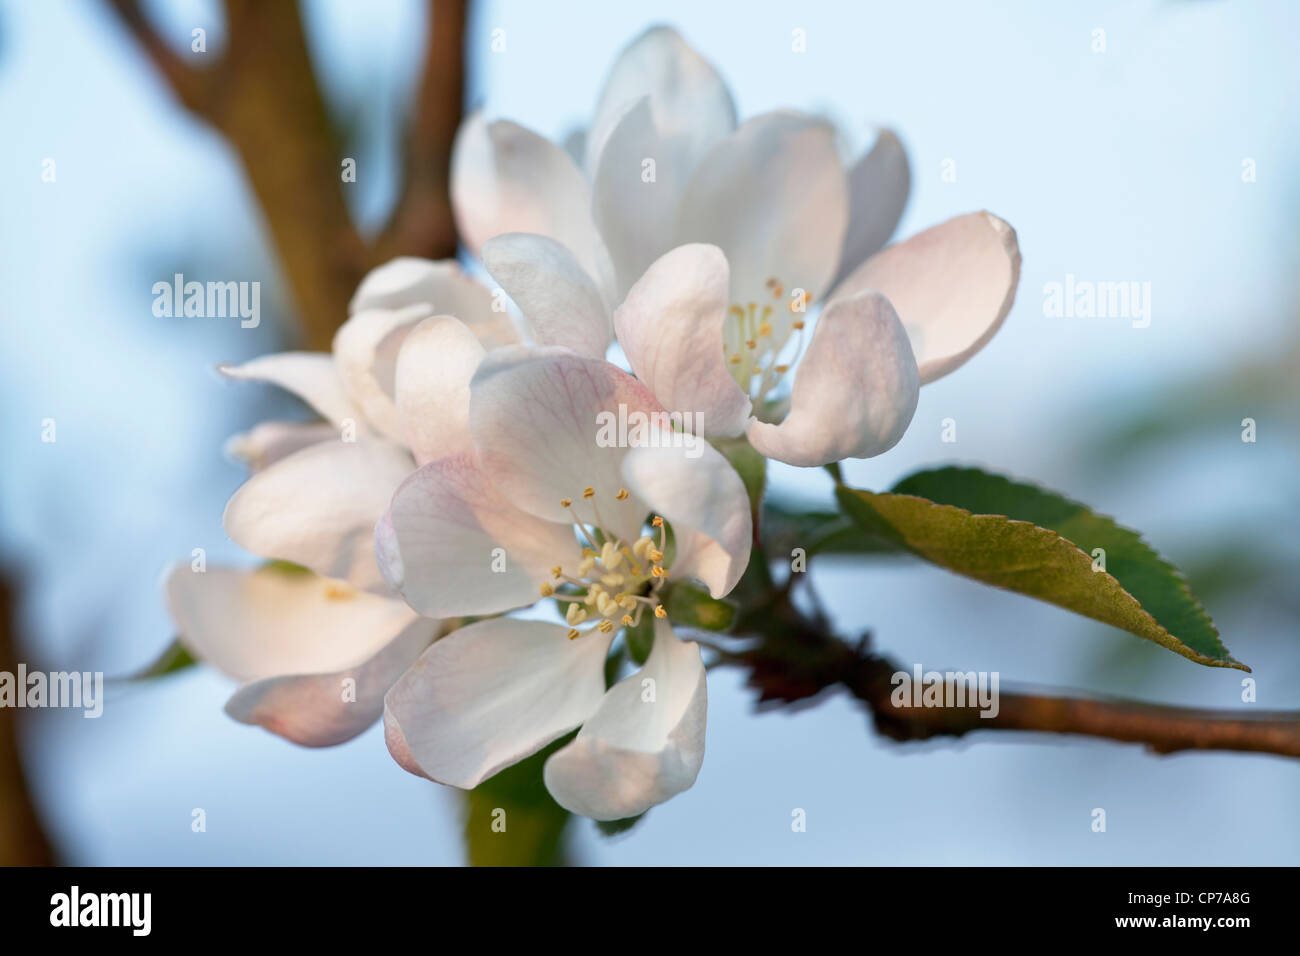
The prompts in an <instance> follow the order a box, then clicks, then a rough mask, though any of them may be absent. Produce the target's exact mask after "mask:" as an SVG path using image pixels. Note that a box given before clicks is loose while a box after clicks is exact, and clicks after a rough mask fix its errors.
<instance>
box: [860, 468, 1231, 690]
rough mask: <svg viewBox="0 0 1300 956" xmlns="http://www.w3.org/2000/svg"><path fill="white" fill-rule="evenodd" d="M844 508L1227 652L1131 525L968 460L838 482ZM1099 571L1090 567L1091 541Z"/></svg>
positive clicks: (1102, 617) (1088, 606)
mask: <svg viewBox="0 0 1300 956" xmlns="http://www.w3.org/2000/svg"><path fill="white" fill-rule="evenodd" d="M835 494H836V497H837V498H838V499H839V501H840V505H841V506H842V507H843V508H844V511H845V512H846V513H847V514H848V515H849V516H850V517H852V518H853V519H854V520H855V521H857V522H858V523H859V524H860V525H861V526H862V527H863V528H864V529H866V530H868V531H870V532H871V533H872V534H878V535H883V536H885V537H887V538H889V539H891V540H893V541H894V542H896V543H897V544H899V545H902V546H904V547H906V548H907V549H909V550H910V551H912V552H914V553H915V554H917V555H919V556H921V557H922V558H925V559H926V560H927V561H930V562H932V563H934V564H937V565H939V566H941V567H944V568H947V569H949V570H950V571H955V572H957V573H958V574H962V575H965V576H966V577H970V578H974V579H975V580H977V581H983V582H984V583H986V584H992V585H994V586H995V587H1001V588H1006V589H1007V590H1010V591H1016V592H1018V593H1020V594H1026V595H1028V596H1030V597H1035V598H1038V599H1040V600H1043V601H1047V602H1049V603H1051V604H1056V605H1059V606H1060V607H1064V608H1067V609H1069V610H1071V611H1074V612H1076V613H1078V614H1082V615H1084V616H1085V617H1090V618H1093V619H1094V620H1098V621H1102V622H1103V623H1106V624H1111V625H1113V626H1115V627H1118V628H1122V629H1123V630H1126V631H1129V632H1130V633H1132V634H1136V635H1137V636H1138V637H1143V638H1146V639H1147V640H1149V641H1154V642H1155V643H1157V644H1160V645H1162V646H1163V647H1167V648H1168V649H1169V650H1171V651H1173V652H1174V653H1175V654H1181V655H1182V656H1183V657H1186V658H1188V659H1189V660H1193V661H1196V662H1197V663H1199V664H1206V665H1209V666H1211V667H1235V668H1239V669H1241V670H1244V671H1249V670H1250V668H1248V667H1246V665H1244V664H1242V663H1240V662H1239V661H1237V660H1235V659H1233V657H1232V656H1231V655H1230V654H1229V653H1228V651H1227V649H1226V648H1225V647H1224V646H1223V644H1221V643H1220V642H1219V632H1218V631H1217V630H1216V629H1215V627H1214V623H1213V622H1212V621H1211V620H1210V617H1209V615H1207V614H1206V613H1205V609H1204V608H1202V607H1201V604H1200V602H1199V601H1197V600H1196V598H1195V597H1193V596H1192V594H1191V591H1190V590H1188V587H1187V582H1186V581H1185V580H1184V579H1183V577H1182V576H1181V575H1180V574H1179V573H1178V571H1177V570H1175V569H1174V567H1173V566H1172V565H1170V564H1169V563H1168V562H1166V561H1165V560H1164V559H1163V558H1161V557H1160V555H1158V554H1157V553H1156V552H1155V551H1154V550H1152V549H1151V547H1150V546H1148V545H1147V544H1146V542H1144V541H1143V540H1142V538H1141V537H1140V536H1139V535H1138V534H1137V533H1136V532H1134V531H1130V530H1129V529H1127V528H1123V527H1121V526H1120V525H1118V524H1116V523H1115V522H1114V521H1113V520H1111V519H1110V518H1107V517H1105V516H1103V515H1098V514H1095V513H1094V512H1092V511H1091V510H1090V509H1088V508H1087V507H1086V506H1084V505H1081V504H1079V503H1078V502H1074V501H1070V500H1068V499H1066V498H1062V497H1061V496H1060V495H1057V494H1053V493H1052V492H1049V491H1045V490H1043V489H1041V488H1037V487H1034V486H1032V485H1026V484H1020V483H1018V482H1013V481H1010V480H1008V479H1006V478H1003V477H1001V476H999V475H991V474H988V473H986V472H983V471H980V470H979V469H976V468H940V469H936V470H933V471H923V472H919V473H917V474H915V475H912V476H910V477H908V478H905V479H903V480H902V481H901V482H899V483H898V484H897V485H895V486H894V488H893V490H892V491H891V492H888V493H881V494H873V493H872V492H868V491H858V490H856V489H853V488H848V487H846V486H844V485H841V486H839V487H838V488H837V489H836V491H835ZM1097 548H1101V549H1103V550H1104V551H1105V567H1106V570H1105V571H1094V570H1093V557H1092V554H1093V552H1094V549H1097Z"/></svg>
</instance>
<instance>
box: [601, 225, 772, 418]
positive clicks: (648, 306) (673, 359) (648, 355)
mask: <svg viewBox="0 0 1300 956" xmlns="http://www.w3.org/2000/svg"><path fill="white" fill-rule="evenodd" d="M728 282H729V274H728V271H727V259H726V257H725V256H724V255H723V254H722V251H721V250H720V249H718V248H717V246H706V245H686V246H679V247H677V248H676V249H674V250H672V251H671V252H669V253H667V254H666V255H664V256H663V257H661V258H660V259H659V260H657V261H656V262H655V263H654V264H653V265H652V266H651V267H650V269H649V270H648V271H647V272H646V274H645V275H644V276H642V277H641V279H640V281H638V282H637V283H636V285H634V286H633V287H632V289H631V291H630V292H629V293H628V295H627V298H626V299H625V300H624V302H623V304H622V305H621V306H619V307H618V309H617V310H616V311H615V313H614V326H615V328H616V329H617V330H618V340H619V344H620V345H622V347H623V352H624V353H625V354H626V355H627V360H628V363H629V364H630V365H631V366H632V371H634V372H635V373H636V374H637V377H638V378H639V379H641V381H642V382H644V383H645V384H646V385H648V386H649V387H650V390H651V391H652V392H654V393H655V397H656V398H658V399H659V403H660V404H661V405H663V407H664V408H666V409H668V410H669V411H673V412H693V413H694V415H695V421H696V422H697V424H698V427H697V428H696V429H695V431H696V433H697V434H703V435H708V436H713V435H738V434H739V433H740V432H741V431H742V430H743V429H744V427H745V423H746V422H747V421H748V420H749V410H750V402H749V397H748V396H747V395H746V394H745V393H744V392H743V391H741V389H740V386H739V385H737V384H736V380H735V379H734V378H732V377H731V373H730V372H729V371H727V364H726V361H725V360H724V358H723V351H722V345H723V338H722V327H723V323H724V322H725V321H726V318H727V301H728V299H727V297H728V288H729V286H728Z"/></svg>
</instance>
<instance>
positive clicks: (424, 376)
mask: <svg viewBox="0 0 1300 956" xmlns="http://www.w3.org/2000/svg"><path fill="white" fill-rule="evenodd" d="M484 354H486V353H485V350H484V348H483V346H482V345H481V344H480V343H479V340H478V339H477V338H476V337H475V336H474V333H473V332H471V331H470V330H469V327H468V326H466V325H465V323H463V322H461V321H460V320H459V319H456V318H453V317H452V316H449V315H439V316H435V317H434V318H431V319H425V320H424V321H423V322H421V323H420V324H419V325H417V326H416V327H415V328H414V329H413V330H412V331H411V332H410V334H409V335H407V336H406V338H405V339H404V340H403V342H402V348H401V350H400V351H399V352H398V354H397V371H396V374H395V376H394V383H395V393H396V406H397V424H398V429H399V431H400V432H401V435H402V440H403V442H404V443H405V445H406V447H408V448H409V449H411V453H412V454H413V455H414V456H415V461H416V463H417V464H420V465H423V464H426V463H427V462H430V461H433V460H434V459H436V458H442V457H445V456H447V455H460V454H464V453H466V452H472V451H473V450H474V441H473V439H472V438H471V437H470V434H469V382H470V379H472V378H473V377H474V372H475V370H476V369H477V368H478V365H479V362H481V361H482V360H483V356H484Z"/></svg>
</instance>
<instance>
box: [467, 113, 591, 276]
mask: <svg viewBox="0 0 1300 956" xmlns="http://www.w3.org/2000/svg"><path fill="white" fill-rule="evenodd" d="M451 200H452V207H453V209H454V210H455V213H456V225H457V227H458V228H459V230H460V234H461V238H462V239H463V240H464V242H465V245H467V246H468V247H469V249H470V251H471V252H473V253H474V254H475V255H478V254H480V252H481V250H482V248H483V244H484V243H485V242H487V241H488V240H489V239H491V238H492V237H493V236H499V235H502V234H503V233H507V232H530V233H537V234H539V235H543V236H550V237H551V238H552V239H555V240H556V241H557V242H561V243H563V244H564V245H565V246H566V247H567V248H568V249H569V250H570V251H571V252H572V253H573V254H574V256H575V257H576V258H577V260H578V263H579V264H580V265H581V266H582V268H583V271H585V272H586V273H587V274H588V275H589V276H591V277H592V278H593V279H594V280H596V284H597V285H598V286H599V287H600V288H601V289H602V290H609V291H612V288H613V283H614V267H613V265H612V264H611V263H610V261H609V252H608V251H607V250H606V249H605V244H604V242H603V241H602V240H601V238H600V233H599V232H598V231H597V229H596V224H595V222H594V221H593V220H592V218H591V190H590V189H589V188H588V186H587V180H586V178H585V177H584V176H583V175H582V173H581V172H579V171H578V167H577V166H575V165H574V163H573V160H572V159H570V158H569V156H568V154H567V153H565V151H564V150H563V149H562V148H560V147H559V146H557V145H555V144H554V143H552V142H551V141H550V140H548V139H546V138H545V137H542V136H538V135H537V134H536V133H534V132H533V131H532V130H528V129H525V128H524V127H522V126H519V125H518V124H516V123H511V122H508V121H506V120H498V121H497V122H494V123H488V122H486V121H485V120H484V119H483V116H482V114H481V113H476V114H474V115H473V116H470V117H468V118H467V119H466V120H465V122H464V123H462V124H461V127H460V131H459V132H458V133H457V134H456V142H455V145H454V147H453V150H452V160H451Z"/></svg>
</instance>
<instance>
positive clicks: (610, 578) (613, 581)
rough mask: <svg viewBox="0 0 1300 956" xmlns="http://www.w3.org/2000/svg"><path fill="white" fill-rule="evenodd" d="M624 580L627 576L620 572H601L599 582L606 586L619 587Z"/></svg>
mask: <svg viewBox="0 0 1300 956" xmlns="http://www.w3.org/2000/svg"><path fill="white" fill-rule="evenodd" d="M626 580H627V578H626V577H624V576H623V575H621V574H602V575H601V576H600V583H601V584H603V585H605V587H607V588H621V587H622V586H623V582H624V581H626Z"/></svg>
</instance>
